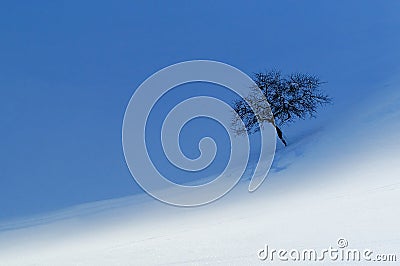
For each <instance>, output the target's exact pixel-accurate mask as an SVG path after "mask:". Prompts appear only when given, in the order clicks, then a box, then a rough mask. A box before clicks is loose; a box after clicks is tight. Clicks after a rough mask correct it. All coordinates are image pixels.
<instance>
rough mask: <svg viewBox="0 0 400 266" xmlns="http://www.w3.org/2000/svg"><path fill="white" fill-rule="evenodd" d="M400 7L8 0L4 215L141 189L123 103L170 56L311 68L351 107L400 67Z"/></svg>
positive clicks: (0, 16)
mask: <svg viewBox="0 0 400 266" xmlns="http://www.w3.org/2000/svg"><path fill="white" fill-rule="evenodd" d="M399 10H400V2H398V1H294V0H293V1H274V2H273V1H251V2H244V1H243V2H235V1H197V2H196V3H193V2H191V1H140V2H139V1H107V2H106V1H22V2H21V1H8V2H7V3H5V2H3V3H2V4H1V8H0V34H1V35H0V36H1V41H0V101H1V103H0V113H1V115H0V124H1V131H0V219H8V218H12V217H17V216H26V215H31V214H35V213H40V212H45V211H51V210H55V209H59V208H63V207H67V206H71V205H75V204H79V203H83V202H89V201H95V200H101V199H108V198H115V197H121V196H127V195H131V194H134V193H137V192H139V191H140V188H139V187H138V186H137V185H136V183H135V182H134V180H133V179H132V177H131V176H130V173H129V171H128V169H127V167H126V165H125V161H124V157H123V152H122V146H121V127H122V119H123V115H124V110H125V108H126V105H127V103H128V101H129V99H130V97H131V95H132V93H133V92H134V89H135V88H136V87H137V86H139V85H140V83H141V82H143V81H144V80H145V79H146V78H147V77H148V76H149V75H151V74H153V73H154V72H155V71H157V70H159V69H161V68H163V67H165V66H168V65H170V64H173V63H177V62H180V61H184V60H193V59H211V60H218V61H222V62H225V63H228V64H232V65H233V66H236V67H238V68H240V69H241V70H243V71H244V72H246V73H248V74H251V73H253V72H256V71H262V70H265V69H270V68H278V69H282V70H283V71H284V72H292V71H301V72H309V73H315V74H318V75H319V76H320V77H321V78H322V79H323V80H326V81H328V82H329V83H328V84H329V88H330V89H331V90H330V91H329V93H330V94H331V95H332V96H333V97H335V98H336V99H339V101H336V104H335V106H339V107H341V108H345V107H346V106H347V105H349V104H351V102H352V101H353V100H354V99H356V98H357V95H358V93H360V92H363V90H365V89H366V88H368V87H369V86H371V84H374V83H376V82H378V81H380V80H383V79H385V78H386V77H389V76H390V75H393V74H394V73H395V71H397V70H398V69H396V67H397V65H398V62H399V60H400V56H399V52H398V47H400V38H399V29H400V20H399V18H398V11H399ZM371 61H373V62H374V63H373V64H371ZM344 84H346V87H351V85H352V84H354V85H357V86H354V88H355V89H354V90H352V91H343V90H340V88H341V87H343V85H344ZM188 91H190V90H188ZM209 92H210V93H211V92H212V89H210V88H209ZM364 92H365V91H364ZM223 94H224V93H223V92H221V95H220V96H223ZM181 96H182V94H176V97H175V98H174V97H173V98H174V99H175V100H176V99H178V98H179V97H181ZM344 96H346V97H344ZM200 128H202V127H197V129H200ZM192 132H197V130H196V126H194V131H193V129H192ZM198 133H199V134H202V132H200V131H199V132H198ZM203 133H204V134H206V132H203ZM221 134H222V133H221ZM188 143H189V142H188ZM188 145H189V144H188ZM189 146H190V145H189ZM190 150H191V149H190V147H189V148H188V152H189V153H190Z"/></svg>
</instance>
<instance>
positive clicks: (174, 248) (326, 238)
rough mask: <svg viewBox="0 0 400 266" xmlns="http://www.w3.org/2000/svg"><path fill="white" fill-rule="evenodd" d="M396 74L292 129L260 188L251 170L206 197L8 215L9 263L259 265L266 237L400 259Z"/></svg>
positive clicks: (3, 241)
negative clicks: (253, 186)
mask: <svg viewBox="0 0 400 266" xmlns="http://www.w3.org/2000/svg"><path fill="white" fill-rule="evenodd" d="M388 84H389V85H386V86H385V88H379V89H377V90H375V91H376V93H375V94H374V95H368V96H365V98H361V99H354V104H353V105H352V106H348V109H342V110H337V109H335V107H328V108H327V109H329V108H331V111H329V112H328V111H327V113H328V115H325V116H324V117H322V118H320V119H317V120H315V121H311V122H307V121H304V122H303V121H299V122H298V123H304V125H305V126H304V128H306V127H308V129H307V130H305V131H304V132H294V131H293V130H291V129H290V128H289V129H287V131H286V135H287V136H289V139H288V140H289V143H290V145H289V146H288V147H287V148H283V147H281V146H278V150H277V154H276V157H275V161H274V166H273V168H272V169H271V171H270V173H269V175H268V177H267V179H266V181H265V182H264V183H263V184H262V186H261V187H260V188H259V189H258V190H257V191H255V192H253V193H249V192H248V190H247V186H248V182H249V180H248V179H246V178H244V180H242V181H241V182H240V183H239V184H238V185H237V186H236V187H235V188H234V189H233V190H232V191H231V192H230V193H229V194H228V195H227V196H225V197H223V198H222V199H220V200H218V201H216V202H214V203H212V204H208V205H205V206H201V207H196V208H178V207H173V206H169V205H166V204H163V203H161V202H158V201H156V200H154V199H153V198H151V197H150V196H148V195H146V194H143V195H137V196H132V197H128V198H122V199H113V200H108V201H101V202H94V203H88V204H85V205H80V206H76V207H74V208H70V209H67V210H61V211H58V212H55V213H50V214H47V215H41V216H37V217H32V218H29V219H24V220H18V221H9V222H7V223H6V222H3V223H2V224H0V265H205V264H206V265H258V264H268V263H271V262H270V261H268V260H266V261H261V260H259V259H258V257H257V252H258V251H259V250H260V249H262V248H264V246H265V245H266V244H267V245H269V247H271V248H275V249H281V248H284V249H287V250H290V249H294V248H296V249H300V250H301V249H306V248H307V249H310V248H314V249H317V250H321V249H324V248H329V246H332V247H336V246H337V243H336V241H337V240H338V239H339V238H345V239H346V240H347V241H348V243H349V247H350V248H357V249H364V248H369V249H371V250H373V251H374V254H379V253H381V254H396V255H397V261H400V230H399V225H400V207H399V203H400V160H399V151H400V141H399V139H398V137H399V133H398V132H399V130H400V90H399V89H400V88H399V87H398V85H397V83H396V82H392V83H390V82H389V83H388ZM336 100H338V99H336ZM339 100H340V99H339ZM274 263H281V264H290V265H292V264H293V265H304V264H306V263H307V264H308V263H311V264H313V263H314V264H319V265H326V264H329V263H338V262H331V261H329V260H326V261H324V262H297V261H296V262H291V261H289V262H279V261H278V260H275V261H274ZM343 263H344V264H346V263H347V264H348V265H354V264H357V265H362V264H363V263H362V262H358V263H354V262H343ZM397 263H398V262H397ZM368 264H374V262H369V263H368ZM386 264H388V265H395V264H396V262H392V263H389V262H387V263H386ZM380 265H382V264H380Z"/></svg>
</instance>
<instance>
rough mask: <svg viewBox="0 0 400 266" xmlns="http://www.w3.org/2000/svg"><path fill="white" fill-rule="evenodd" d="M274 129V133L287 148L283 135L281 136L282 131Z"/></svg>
mask: <svg viewBox="0 0 400 266" xmlns="http://www.w3.org/2000/svg"><path fill="white" fill-rule="evenodd" d="M275 129H276V133H277V134H278V137H279V139H280V140H281V141H282V143H283V144H284V145H285V147H286V146H287V144H286V141H285V139H284V138H283V134H282V130H281V129H280V128H279V127H278V126H277V125H275Z"/></svg>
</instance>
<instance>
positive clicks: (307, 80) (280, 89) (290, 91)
mask: <svg viewBox="0 0 400 266" xmlns="http://www.w3.org/2000/svg"><path fill="white" fill-rule="evenodd" d="M253 79H254V82H255V83H256V84H257V86H258V88H259V89H260V90H261V91H262V93H263V94H264V95H265V97H266V99H267V101H268V103H269V105H268V103H266V102H265V99H260V97H259V96H257V95H259V94H256V93H250V94H249V96H248V97H246V98H245V99H240V100H237V101H235V102H234V103H233V108H234V110H235V111H236V113H237V114H238V115H239V118H240V119H241V120H242V121H243V123H244V125H245V126H246V128H243V127H242V125H241V121H240V120H239V119H238V118H234V119H233V120H232V128H233V130H234V131H235V132H236V133H237V134H244V133H246V131H248V132H249V133H255V132H257V131H259V130H260V126H262V124H263V123H264V122H268V123H271V124H272V125H273V126H274V127H275V129H276V133H277V135H278V137H279V139H280V140H281V141H282V143H283V144H284V145H285V146H286V145H287V143H286V141H285V139H284V138H283V133H282V130H281V129H280V126H282V125H284V124H287V123H291V122H293V121H295V120H296V119H297V118H300V119H305V118H310V117H315V116H316V113H317V108H318V107H319V106H322V105H325V104H328V103H330V102H331V101H332V100H331V98H330V97H329V96H327V95H326V94H324V93H323V92H321V90H320V85H321V84H323V82H321V81H320V79H319V78H318V77H317V76H314V75H309V74H301V73H295V74H290V75H288V76H282V74H281V72H280V71H269V72H266V73H256V74H255V75H254V78H253ZM246 101H248V102H250V103H251V105H252V106H253V107H255V109H256V110H254V111H253V110H252V109H251V108H250V106H249V105H248V104H247V102H246ZM255 114H257V115H255ZM271 114H272V115H273V117H271ZM258 121H260V122H261V124H259V123H258Z"/></svg>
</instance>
